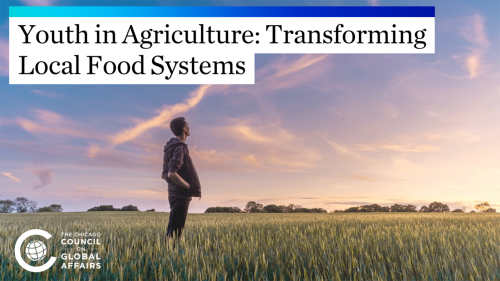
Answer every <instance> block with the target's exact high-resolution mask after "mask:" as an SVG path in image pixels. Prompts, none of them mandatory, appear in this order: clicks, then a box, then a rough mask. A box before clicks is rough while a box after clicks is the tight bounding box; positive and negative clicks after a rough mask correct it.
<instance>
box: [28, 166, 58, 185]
mask: <svg viewBox="0 0 500 281" xmlns="http://www.w3.org/2000/svg"><path fill="white" fill-rule="evenodd" d="M25 170H26V171H27V172H29V173H31V174H33V175H35V176H37V177H38V179H39V180H40V183H39V184H37V185H35V187H34V188H33V189H38V188H41V187H44V186H46V185H48V184H50V183H51V182H52V179H53V177H54V172H53V171H52V170H51V169H47V168H34V169H27V168H25Z"/></svg>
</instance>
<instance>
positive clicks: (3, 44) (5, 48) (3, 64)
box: [0, 38, 9, 76]
mask: <svg viewBox="0 0 500 281" xmlns="http://www.w3.org/2000/svg"><path fill="white" fill-rule="evenodd" d="M0 75H1V76H9V41H7V40H4V39H1V38H0Z"/></svg>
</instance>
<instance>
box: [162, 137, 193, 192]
mask: <svg viewBox="0 0 500 281" xmlns="http://www.w3.org/2000/svg"><path fill="white" fill-rule="evenodd" d="M163 151H164V152H165V154H164V155H163V172H162V175H165V179H166V180H167V182H168V194H169V195H173V196H176V195H177V196H184V197H201V185H200V180H199V179H198V174H197V173H196V169H195V168H194V165H193V161H192V160H191V157H190V156H189V150H188V146H187V144H186V143H184V142H182V141H181V140H179V139H178V138H171V139H170V140H169V141H168V142H167V144H166V145H165V148H164V149H163ZM168 173H177V174H178V175H179V176H180V177H181V178H182V179H183V180H185V181H186V182H187V183H189V185H190V188H189V189H186V188H184V187H182V186H179V185H177V184H176V183H175V182H173V181H172V180H171V179H169V178H168V177H167V175H168Z"/></svg>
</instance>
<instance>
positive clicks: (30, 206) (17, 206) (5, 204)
mask: <svg viewBox="0 0 500 281" xmlns="http://www.w3.org/2000/svg"><path fill="white" fill-rule="evenodd" d="M14 211H16V212H17V213H36V212H40V213H41V212H62V211H63V208H62V206H61V205H60V204H51V205H50V206H46V207H41V208H38V203H37V202H35V201H33V200H28V198H26V197H16V199H15V200H9V199H6V200H0V213H12V212H14Z"/></svg>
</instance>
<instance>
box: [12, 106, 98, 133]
mask: <svg viewBox="0 0 500 281" xmlns="http://www.w3.org/2000/svg"><path fill="white" fill-rule="evenodd" d="M35 117H36V118H35V119H34V120H28V119H26V118H23V117H18V118H16V119H15V123H17V124H18V125H19V126H21V128H23V129H24V130H26V131H28V132H30V133H32V134H33V135H35V136H37V137H39V138H41V139H44V140H54V138H58V137H63V136H70V137H79V138H89V137H90V136H92V138H99V134H96V133H95V132H90V131H88V130H85V129H83V126H82V125H80V124H79V123H77V122H74V121H71V120H69V119H68V118H65V117H63V116H61V115H59V114H57V113H55V112H52V111H49V110H43V109H36V110H35Z"/></svg>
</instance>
